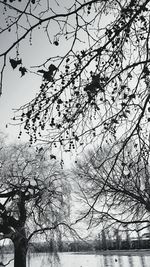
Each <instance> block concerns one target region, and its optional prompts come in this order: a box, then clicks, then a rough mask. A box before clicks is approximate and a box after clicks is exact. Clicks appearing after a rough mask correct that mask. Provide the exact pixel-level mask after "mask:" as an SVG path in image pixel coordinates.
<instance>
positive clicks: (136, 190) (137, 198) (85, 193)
mask: <svg viewBox="0 0 150 267" xmlns="http://www.w3.org/2000/svg"><path fill="white" fill-rule="evenodd" d="M142 146H143V147H142ZM149 151H150V150H149V146H148V145H147V144H145V142H144V141H143V144H142V145H141V147H140V148H139V149H138V146H135V147H134V146H133V144H132V143H131V144H130V146H128V147H127V148H126V150H125V151H123V153H121V154H120V157H119V159H118V161H117V164H116V165H115V169H113V170H112V164H113V155H114V154H115V151H111V150H110V149H108V148H107V149H105V151H102V149H98V150H97V151H96V152H95V153H94V152H90V153H89V154H86V156H85V158H84V159H82V160H79V162H78V163H77V164H76V167H75V168H74V175H73V177H74V178H73V179H74V181H77V185H76V186H77V187H76V190H77V192H78V197H79V200H80V202H81V201H82V203H83V204H84V208H83V209H82V213H81V214H80V217H79V219H78V220H77V221H80V220H83V219H85V220H86V221H87V222H88V225H89V227H97V226H98V227H99V226H100V224H102V225H104V227H109V226H110V225H111V226H113V224H115V225H118V226H124V227H126V226H127V225H130V226H131V229H134V230H135V231H136V229H137V226H138V229H139V231H140V230H141V229H142V228H145V227H148V225H149V224H150V165H149V164H150V161H149V156H150V152H149ZM108 155H109V156H108ZM81 207H82V206H81Z"/></svg>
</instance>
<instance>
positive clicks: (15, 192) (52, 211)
mask: <svg viewBox="0 0 150 267" xmlns="http://www.w3.org/2000/svg"><path fill="white" fill-rule="evenodd" d="M0 163H1V167H0V177H1V179H0V238H1V239H6V238H9V239H10V240H11V241H12V242H13V244H14V266H15V267H18V266H26V260H25V259H26V253H27V249H28V247H29V243H30V241H31V240H32V241H33V240H36V237H39V235H40V236H41V238H42V236H43V240H44V239H45V240H47V242H50V241H52V240H53V242H54V246H57V242H58V240H59V239H60V229H61V236H63V234H67V229H69V228H68V227H69V195H70V189H69V183H68V182H67V179H66V175H65V174H64V172H63V171H62V169H61V167H60V165H58V164H57V163H56V161H55V160H53V161H51V162H50V160H48V158H46V155H44V156H43V155H42V153H41V151H39V150H38V151H35V150H34V149H31V148H30V149H29V147H28V145H26V144H24V145H9V147H6V146H3V147H2V149H1V151H0ZM64 229H65V230H64Z"/></svg>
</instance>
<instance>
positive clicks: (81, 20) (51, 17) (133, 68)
mask: <svg viewBox="0 0 150 267" xmlns="http://www.w3.org/2000/svg"><path fill="white" fill-rule="evenodd" d="M0 5H1V7H2V10H3V17H4V21H3V24H2V26H1V32H0V36H4V34H8V35H11V34H12V36H14V39H13V41H12V43H11V42H9V43H8V47H7V48H6V47H4V48H3V51H2V52H1V54H0V58H1V59H3V64H2V71H1V85H2V78H5V68H6V66H7V65H8V64H11V66H12V68H13V69H17V68H18V69H19V71H20V72H21V75H22V76H24V75H29V73H27V68H26V66H24V64H23V60H24V57H25V52H26V51H25V48H24V51H23V52H20V50H19V49H20V47H21V45H22V43H23V42H24V41H25V39H26V38H27V37H28V36H30V41H31V42H32V40H33V41H34V35H33V37H32V34H33V33H34V32H35V30H36V29H37V28H38V27H40V28H41V29H43V31H44V32H45V34H46V35H47V37H48V42H49V45H50V47H51V48H52V49H53V48H54V47H59V48H60V53H59V51H58V50H57V51H56V52H55V50H54V54H53V56H51V57H47V59H46V60H45V59H43V61H44V62H42V63H41V62H40V64H39V65H38V66H37V68H34V70H35V72H36V75H37V74H38V75H41V80H42V82H41V85H40V86H39V93H38V94H37V95H36V96H35V98H34V99H32V100H31V102H29V103H26V104H25V105H24V106H22V107H20V109H19V111H18V112H17V114H16V115H15V116H14V120H15V123H16V124H20V125H21V131H20V134H19V137H20V136H21V134H22V131H23V130H25V131H26V132H27V134H28V135H29V140H30V143H31V144H32V143H33V142H36V141H37V140H40V139H42V140H44V141H46V142H47V143H48V144H49V145H54V146H60V147H63V148H64V147H65V150H66V151H69V150H71V149H74V148H75V147H78V146H81V145H83V144H87V143H90V142H93V141H94V140H98V142H99V143H101V145H102V144H103V143H105V142H112V143H114V142H116V141H117V142H118V140H119V139H120V140H121V141H122V142H123V147H122V149H124V148H125V146H126V144H127V143H128V141H130V139H131V138H132V137H133V136H134V139H135V140H137V142H139V140H140V138H141V137H140V135H141V133H142V134H145V138H146V135H147V131H149V121H150V118H149V112H150V107H149V98H150V97H149V61H150V60H149V32H150V31H149V8H150V5H149V1H148V0H145V1H144V0H134V1H129V0H128V1H125V0H121V1H118V0H113V1H112V0H107V1H103V0H93V1H88V0H85V1H80V2H79V1H76V0H72V1H69V3H68V2H67V1H63V4H62V3H60V1H55V0H54V1H52V2H49V1H44V3H43V1H42V2H41V1H36V0H35V1H25V2H24V3H23V2H22V1H19V2H17V1H15V0H14V1H0ZM52 28H53V31H52V30H51V29H52ZM12 51H13V53H14V57H11V58H9V53H10V52H11V53H12ZM55 53H57V54H55ZM11 55H12V54H11ZM28 72H29V71H28Z"/></svg>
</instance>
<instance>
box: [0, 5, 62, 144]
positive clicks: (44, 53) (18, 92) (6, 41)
mask: <svg viewBox="0 0 150 267" xmlns="http://www.w3.org/2000/svg"><path fill="white" fill-rule="evenodd" d="M54 2H55V1H52V2H51V3H52V4H53V3H54ZM43 3H44V1H43ZM21 4H22V3H21ZM54 7H55V6H54ZM1 12H2V10H1V11H0V13H1ZM3 20H4V17H3V15H2V14H1V16H0V26H1V25H3V23H4V21H3ZM55 27H56V29H55ZM56 32H57V25H56V24H53V25H52V27H51V33H50V35H51V40H52V42H53V40H54V38H53V35H54V34H55V33H56ZM29 37H30V36H27V38H26V39H23V41H22V42H21V43H20V48H19V52H20V58H21V55H23V66H25V67H26V68H27V69H29V68H30V67H31V66H36V65H40V64H42V63H43V62H44V61H46V60H47V59H48V58H50V57H53V56H54V55H60V54H62V55H63V54H64V53H65V48H67V46H66V44H65V45H64V44H63V43H60V45H59V46H55V45H54V44H50V43H49V41H48V38H47V36H46V34H45V33H44V30H43V29H42V28H41V29H35V30H34V31H33V36H32V45H30V42H29ZM14 41H15V35H14V34H13V33H12V32H6V33H5V34H2V35H0V54H1V53H2V52H3V51H4V48H5V47H9V46H10V45H11V44H12V43H13V42H14ZM62 42H63V40H62ZM10 57H11V58H15V57H16V50H15V49H13V51H11V54H10ZM0 64H1V62H0ZM50 64H51V62H49V63H48V64H47V66H49V65H50ZM18 68H19V67H17V68H16V69H15V70H13V69H12V67H11V65H10V63H9V58H7V66H6V68H5V72H4V79H3V93H2V96H1V97H0V130H1V131H3V132H5V133H6V134H8V140H9V141H16V140H18V139H17V136H18V133H19V128H18V127H15V126H11V125H9V123H12V122H13V121H12V120H11V118H12V117H13V116H14V112H13V109H17V108H19V107H20V106H21V105H23V104H25V103H27V102H28V101H30V100H31V99H32V98H34V96H35V95H36V93H37V92H38V91H39V87H40V84H41V81H42V77H41V76H39V75H36V74H31V73H29V72H28V73H27V74H26V75H25V76H23V77H22V78H21V77H20V76H21V75H20V72H19V71H18ZM30 70H31V68H30ZM33 71H35V72H36V71H37V69H34V68H33ZM6 124H7V125H8V128H6ZM21 140H22V141H24V140H28V136H27V134H23V135H22V138H21Z"/></svg>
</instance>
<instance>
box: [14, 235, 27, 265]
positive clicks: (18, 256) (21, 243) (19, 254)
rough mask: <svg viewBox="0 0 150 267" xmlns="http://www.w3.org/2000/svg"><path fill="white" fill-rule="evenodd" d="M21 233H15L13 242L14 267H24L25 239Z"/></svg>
mask: <svg viewBox="0 0 150 267" xmlns="http://www.w3.org/2000/svg"><path fill="white" fill-rule="evenodd" d="M23 232H24V231H20V232H19V233H17V235H16V237H15V240H14V267H26V255H27V239H26V237H25V235H24V234H25V232H24V233H23Z"/></svg>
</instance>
